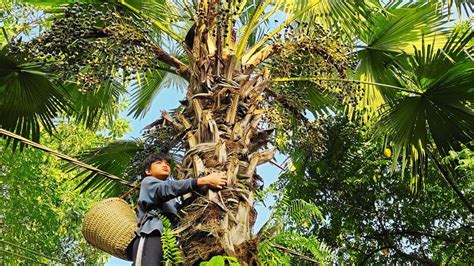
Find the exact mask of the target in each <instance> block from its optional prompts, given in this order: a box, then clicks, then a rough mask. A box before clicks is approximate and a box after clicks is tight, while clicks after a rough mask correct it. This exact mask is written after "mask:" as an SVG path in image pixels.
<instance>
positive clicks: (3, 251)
mask: <svg viewBox="0 0 474 266" xmlns="http://www.w3.org/2000/svg"><path fill="white" fill-rule="evenodd" d="M0 253H3V254H7V255H11V256H13V257H17V258H22V259H25V260H29V261H32V262H35V263H38V264H41V265H48V264H47V263H44V262H41V261H38V260H35V259H33V258H30V257H26V256H23V255H20V254H16V253H13V252H11V251H8V250H5V249H0Z"/></svg>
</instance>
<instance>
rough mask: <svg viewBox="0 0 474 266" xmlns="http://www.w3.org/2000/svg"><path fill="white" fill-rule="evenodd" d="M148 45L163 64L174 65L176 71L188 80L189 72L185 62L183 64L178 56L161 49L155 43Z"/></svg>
mask: <svg viewBox="0 0 474 266" xmlns="http://www.w3.org/2000/svg"><path fill="white" fill-rule="evenodd" d="M148 47H149V48H150V49H151V50H152V51H153V52H154V53H155V55H156V57H157V59H158V60H159V61H161V62H163V63H165V64H168V65H170V66H172V67H175V68H176V73H177V74H179V75H180V76H182V77H183V78H184V79H186V80H188V81H189V78H190V77H191V74H190V72H189V69H188V67H187V66H186V65H185V64H183V62H181V61H180V60H179V59H178V58H176V57H174V56H172V55H170V54H168V53H167V52H165V51H163V49H161V48H160V47H158V46H156V45H149V46H148Z"/></svg>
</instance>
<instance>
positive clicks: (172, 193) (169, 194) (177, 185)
mask: <svg viewBox="0 0 474 266" xmlns="http://www.w3.org/2000/svg"><path fill="white" fill-rule="evenodd" d="M226 182H227V179H226V177H225V173H212V174H210V175H208V176H205V177H201V178H198V179H195V178H190V179H184V180H165V181H163V180H159V179H157V178H154V177H146V178H145V179H143V181H142V185H141V190H143V191H144V194H145V195H143V196H144V198H143V199H142V200H143V201H144V202H145V203H148V204H152V203H156V202H163V201H168V200H170V199H172V198H176V197H178V196H182V195H184V194H186V193H189V192H191V191H194V190H197V188H198V187H201V186H206V185H209V186H210V187H212V188H217V189H222V186H224V185H225V184H226Z"/></svg>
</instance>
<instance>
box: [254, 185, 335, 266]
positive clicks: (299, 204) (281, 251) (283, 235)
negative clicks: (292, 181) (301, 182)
mask: <svg viewBox="0 0 474 266" xmlns="http://www.w3.org/2000/svg"><path fill="white" fill-rule="evenodd" d="M262 194H264V195H262ZM270 195H272V196H273V197H274V198H275V200H276V204H275V205H274V206H273V207H272V213H271V215H270V217H269V219H268V221H267V222H266V223H265V225H264V226H263V227H262V229H260V232H259V233H258V236H259V239H260V243H259V245H258V259H259V262H260V263H262V264H263V265H295V264H297V265H313V264H314V262H316V261H317V262H319V263H329V262H330V261H331V260H332V259H333V256H334V252H333V251H332V249H331V248H330V247H328V246H327V245H326V244H324V243H322V242H321V241H319V240H318V239H317V238H316V237H314V236H312V235H311V234H309V233H310V232H311V230H312V229H314V226H315V225H316V224H317V223H318V221H322V220H324V218H323V214H322V213H321V211H320V210H319V208H318V207H317V206H316V205H314V204H312V203H310V202H307V201H305V200H301V199H294V198H293V199H290V198H289V197H288V196H287V195H286V194H285V193H283V192H281V190H277V189H276V187H275V186H271V187H269V188H268V189H266V190H265V191H263V192H261V193H260V195H259V197H260V198H263V197H265V196H270Z"/></svg>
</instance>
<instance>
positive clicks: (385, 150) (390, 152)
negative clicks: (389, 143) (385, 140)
mask: <svg viewBox="0 0 474 266" xmlns="http://www.w3.org/2000/svg"><path fill="white" fill-rule="evenodd" d="M383 155H384V156H385V158H390V157H391V156H392V151H391V150H390V148H385V149H384V150H383Z"/></svg>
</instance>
